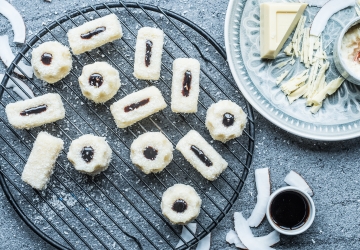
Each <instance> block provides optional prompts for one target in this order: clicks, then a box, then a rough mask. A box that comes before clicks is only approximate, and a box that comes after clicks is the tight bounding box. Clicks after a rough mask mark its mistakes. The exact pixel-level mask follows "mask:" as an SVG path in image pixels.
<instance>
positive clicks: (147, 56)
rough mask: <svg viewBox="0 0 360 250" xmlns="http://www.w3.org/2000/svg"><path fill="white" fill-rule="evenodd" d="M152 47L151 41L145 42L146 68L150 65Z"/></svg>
mask: <svg viewBox="0 0 360 250" xmlns="http://www.w3.org/2000/svg"><path fill="white" fill-rule="evenodd" d="M152 46H153V43H152V41H150V40H146V52H145V65H146V67H149V65H150V59H151V49H152Z"/></svg>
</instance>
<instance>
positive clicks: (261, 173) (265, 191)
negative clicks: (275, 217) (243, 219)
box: [247, 168, 270, 227]
mask: <svg viewBox="0 0 360 250" xmlns="http://www.w3.org/2000/svg"><path fill="white" fill-rule="evenodd" d="M255 182H256V189H257V196H256V200H257V201H256V205H255V208H254V210H253V211H252V213H251V216H250V217H249V218H248V219H247V221H248V224H249V226H250V227H258V226H259V225H260V223H261V221H262V220H263V219H264V218H265V215H266V207H267V203H268V201H269V198H270V174H269V168H260V169H256V170H255Z"/></svg>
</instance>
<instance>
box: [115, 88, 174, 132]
mask: <svg viewBox="0 0 360 250" xmlns="http://www.w3.org/2000/svg"><path fill="white" fill-rule="evenodd" d="M166 106H167V105H166V103H165V100H164V98H163V96H162V95H161V92H160V90H159V89H158V88H156V87H154V86H151V87H147V88H144V89H142V90H139V91H137V92H134V93H132V94H129V95H127V96H125V97H124V98H122V99H120V100H119V101H117V102H115V103H113V104H112V105H111V106H110V111H111V114H112V115H113V117H114V119H115V122H116V125H117V126H118V127H119V128H126V127H128V126H130V125H132V124H134V123H135V122H138V121H140V120H142V119H144V118H145V117H148V116H150V115H152V114H154V113H156V112H158V111H160V110H162V109H164V108H166Z"/></svg>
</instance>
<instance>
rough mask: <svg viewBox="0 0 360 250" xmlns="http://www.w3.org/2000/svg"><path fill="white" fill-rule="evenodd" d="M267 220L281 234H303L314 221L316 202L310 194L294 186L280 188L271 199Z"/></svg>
mask: <svg viewBox="0 0 360 250" xmlns="http://www.w3.org/2000/svg"><path fill="white" fill-rule="evenodd" d="M266 218H267V220H268V221H269V223H270V225H271V226H272V227H273V228H274V229H275V230H276V231H278V232H279V233H281V234H285V235H297V234H301V233H303V232H305V231H306V230H307V229H308V228H309V227H310V226H311V224H312V223H313V221H314V218H315V205H314V201H313V200H312V198H311V197H310V195H309V194H308V193H306V192H304V191H303V190H301V189H299V188H296V187H292V186H288V187H282V188H279V189H278V190H276V191H275V192H274V193H273V194H272V195H271V196H270V198H269V201H268V204H267V208H266Z"/></svg>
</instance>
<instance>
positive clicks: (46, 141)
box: [21, 132, 64, 190]
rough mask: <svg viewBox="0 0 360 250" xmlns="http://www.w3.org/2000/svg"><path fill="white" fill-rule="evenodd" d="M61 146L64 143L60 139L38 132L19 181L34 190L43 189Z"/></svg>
mask: <svg viewBox="0 0 360 250" xmlns="http://www.w3.org/2000/svg"><path fill="white" fill-rule="evenodd" d="M63 146H64V142H63V140H61V139H60V138H57V137H54V136H52V135H50V134H48V133H46V132H40V133H39V134H38V136H37V137H36V140H35V142H34V146H33V148H32V150H31V153H30V156H29V158H28V160H27V162H26V165H25V167H24V170H23V172H22V175H21V179H22V180H23V181H24V182H26V183H27V184H29V185H30V186H32V187H33V188H35V189H38V190H43V189H45V188H46V185H47V183H48V182H49V180H50V177H51V175H52V173H53V169H54V166H55V161H56V159H57V157H58V156H59V153H60V151H61V150H62V149H63Z"/></svg>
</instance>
